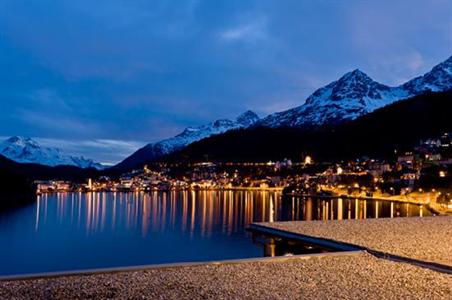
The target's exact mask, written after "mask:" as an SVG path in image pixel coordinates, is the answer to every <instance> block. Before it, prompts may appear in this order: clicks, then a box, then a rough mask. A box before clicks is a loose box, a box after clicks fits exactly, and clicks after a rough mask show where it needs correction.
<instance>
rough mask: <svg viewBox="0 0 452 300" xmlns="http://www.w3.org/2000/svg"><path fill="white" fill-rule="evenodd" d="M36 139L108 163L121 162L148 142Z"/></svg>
mask: <svg viewBox="0 0 452 300" xmlns="http://www.w3.org/2000/svg"><path fill="white" fill-rule="evenodd" d="M34 139H35V140H36V141H38V142H39V143H40V144H41V145H43V146H46V147H55V148H59V149H61V150H62V151H63V152H64V153H67V154H70V155H77V156H84V157H87V158H90V159H93V160H94V161H97V162H101V163H104V164H107V165H112V164H116V163H118V162H120V161H121V160H123V159H124V158H125V157H127V156H129V155H130V154H132V153H133V152H135V151H136V150H138V149H139V148H141V147H143V146H144V145H145V144H146V142H142V141H124V140H107V139H94V140H66V139H54V138H40V137H35V138H34Z"/></svg>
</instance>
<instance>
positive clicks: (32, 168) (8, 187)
mask: <svg viewBox="0 0 452 300" xmlns="http://www.w3.org/2000/svg"><path fill="white" fill-rule="evenodd" d="M99 174H100V172H99V171H98V170H96V169H81V168H78V167H73V166H57V167H49V166H43V165H38V164H21V163H17V162H14V161H12V160H10V159H8V158H6V157H4V156H1V155H0V191H1V193H0V208H4V207H12V206H17V205H20V204H23V203H27V202H30V201H33V200H34V199H35V188H34V186H33V182H34V181H35V180H38V179H41V180H46V179H55V180H71V181H74V182H81V181H84V180H85V179H86V178H88V177H96V176H98V175H99Z"/></svg>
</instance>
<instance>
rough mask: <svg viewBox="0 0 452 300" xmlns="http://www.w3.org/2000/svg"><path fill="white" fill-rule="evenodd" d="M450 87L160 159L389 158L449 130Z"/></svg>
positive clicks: (239, 135) (218, 140)
mask: <svg viewBox="0 0 452 300" xmlns="http://www.w3.org/2000/svg"><path fill="white" fill-rule="evenodd" d="M451 116H452V91H448V92H442V93H427V94H424V95H420V96H416V97H413V98H410V99H406V100H401V101H398V102H395V103H393V104H391V105H388V106H386V107H383V108H380V109H378V110H376V111H374V112H372V113H370V114H367V115H365V116H362V117H360V118H358V119H356V120H353V121H349V122H346V123H343V124H339V125H336V126H323V127H319V128H287V127H286V128H276V129H271V128H265V127H258V128H251V129H246V130H234V131H229V132H226V133H224V134H221V135H216V136H212V137H209V138H206V139H204V140H201V141H199V142H196V143H193V144H191V145H189V146H188V147H186V148H184V149H183V150H181V151H178V152H176V153H174V154H172V155H170V156H167V157H165V158H164V159H161V160H162V161H172V162H174V161H178V162H192V161H202V160H206V159H207V160H213V161H265V160H280V159H284V158H290V159H293V160H300V159H301V155H302V154H309V155H312V156H313V157H314V159H316V160H318V161H319V160H324V161H336V160H342V159H350V158H358V157H361V156H369V157H381V158H384V157H386V158H387V157H391V156H393V155H394V150H395V149H398V150H403V149H407V148H410V147H412V146H413V145H415V144H417V143H418V141H419V140H420V139H423V138H429V137H438V136H439V135H441V134H442V133H443V132H451V131H452V117H451ZM148 163H149V162H148Z"/></svg>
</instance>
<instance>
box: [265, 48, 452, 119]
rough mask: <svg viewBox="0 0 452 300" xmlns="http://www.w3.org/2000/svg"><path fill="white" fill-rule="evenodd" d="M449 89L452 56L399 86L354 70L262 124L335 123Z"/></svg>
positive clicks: (451, 83) (451, 84)
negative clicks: (406, 99) (424, 94)
mask: <svg viewBox="0 0 452 300" xmlns="http://www.w3.org/2000/svg"><path fill="white" fill-rule="evenodd" d="M449 89H452V56H451V57H450V58H449V59H448V60H446V61H445V62H443V63H441V64H439V65H437V66H435V67H434V68H433V69H432V70H431V71H430V72H428V73H426V74H425V75H423V76H420V77H417V78H415V79H413V80H410V81H408V82H407V83H405V84H403V85H400V86H397V87H389V86H386V85H383V84H380V83H378V82H376V81H374V80H372V79H371V78H370V77H369V76H367V75H366V74H365V73H364V72H362V71H360V70H354V71H352V72H349V73H347V74H345V75H344V76H342V77H341V78H340V79H339V80H337V81H334V82H331V83H330V84H328V85H327V86H325V87H323V88H320V89H318V90H316V91H315V92H314V93H313V94H312V95H311V96H309V97H308V99H306V102H305V103H304V104H303V105H301V106H298V107H295V108H293V109H289V110H286V111H283V112H279V113H274V114H271V115H269V116H268V117H266V118H263V119H262V120H261V121H259V123H258V124H259V125H261V126H268V127H281V126H312V125H323V124H334V123H339V122H342V121H344V120H352V119H356V118H357V117H359V116H362V115H364V114H367V113H369V112H372V111H374V110H375V109H377V108H380V107H383V106H386V105H388V104H391V103H393V102H395V101H397V100H401V99H405V98H409V97H413V96H416V95H419V94H422V93H425V92H427V91H433V92H439V91H447V90H449Z"/></svg>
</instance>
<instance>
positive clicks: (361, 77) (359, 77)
mask: <svg viewBox="0 0 452 300" xmlns="http://www.w3.org/2000/svg"><path fill="white" fill-rule="evenodd" d="M344 81H347V82H351V81H353V82H365V83H366V82H372V81H373V80H372V78H370V77H369V76H368V75H367V74H366V73H364V72H363V71H361V70H360V69H355V70H353V71H350V72H348V73H346V74H344V75H343V76H342V77H341V78H339V80H338V81H337V82H344Z"/></svg>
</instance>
